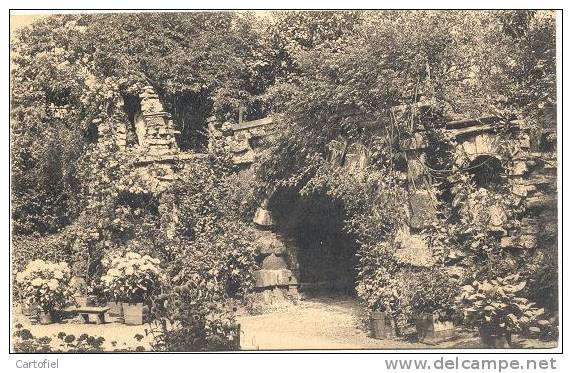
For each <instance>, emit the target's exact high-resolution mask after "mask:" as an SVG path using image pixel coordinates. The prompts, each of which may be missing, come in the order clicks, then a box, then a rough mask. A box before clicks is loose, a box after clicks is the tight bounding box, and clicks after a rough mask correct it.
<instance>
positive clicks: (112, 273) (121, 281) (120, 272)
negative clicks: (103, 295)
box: [102, 252, 161, 325]
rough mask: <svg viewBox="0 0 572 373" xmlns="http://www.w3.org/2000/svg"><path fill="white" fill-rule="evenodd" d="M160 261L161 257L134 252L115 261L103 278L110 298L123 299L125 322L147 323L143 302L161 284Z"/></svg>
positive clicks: (122, 306) (130, 323)
mask: <svg viewBox="0 0 572 373" xmlns="http://www.w3.org/2000/svg"><path fill="white" fill-rule="evenodd" d="M159 264H160V261H159V259H156V258H151V257H150V256H149V255H145V256H141V255H140V254H138V253H134V252H128V253H126V254H125V256H122V257H117V258H115V259H113V260H112V261H111V264H110V268H109V269H108V270H107V273H106V274H105V275H104V276H103V277H102V281H103V283H104V285H105V289H106V292H107V293H108V294H109V295H110V298H111V299H113V300H115V301H120V302H121V308H122V312H123V319H124V322H125V324H128V325H141V324H143V303H144V302H145V301H146V300H148V299H149V296H150V295H151V294H152V293H153V292H154V291H155V290H157V289H158V288H159V287H160V284H161V274H160V268H159Z"/></svg>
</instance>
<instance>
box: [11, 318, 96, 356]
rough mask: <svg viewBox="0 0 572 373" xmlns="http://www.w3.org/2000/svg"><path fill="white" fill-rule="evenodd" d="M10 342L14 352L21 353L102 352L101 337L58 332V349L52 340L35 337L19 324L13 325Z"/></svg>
mask: <svg viewBox="0 0 572 373" xmlns="http://www.w3.org/2000/svg"><path fill="white" fill-rule="evenodd" d="M14 329H15V331H14V333H13V334H12V337H13V339H12V342H13V346H14V352H23V353H48V352H70V353H73V352H75V353H78V352H80V353H82V352H83V353H85V352H103V347H102V345H103V342H104V341H105V339H104V338H103V337H95V336H90V335H87V334H85V333H84V334H82V335H80V336H79V337H76V336H75V335H73V334H66V333H64V332H60V333H58V335H57V339H58V340H59V345H58V347H54V346H53V344H54V339H53V338H51V337H39V338H38V337H35V336H34V335H33V334H32V333H31V332H30V331H29V330H28V329H24V328H23V327H22V325H21V324H16V325H14Z"/></svg>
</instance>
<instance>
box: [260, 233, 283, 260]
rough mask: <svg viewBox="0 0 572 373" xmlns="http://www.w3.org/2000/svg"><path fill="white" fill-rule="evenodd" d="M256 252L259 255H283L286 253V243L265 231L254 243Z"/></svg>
mask: <svg viewBox="0 0 572 373" xmlns="http://www.w3.org/2000/svg"><path fill="white" fill-rule="evenodd" d="M254 245H255V247H256V251H257V252H258V253H259V254H265V255H267V254H283V253H284V252H285V251H286V247H285V246H284V243H283V242H282V241H281V240H280V239H279V238H278V237H277V236H276V234H274V233H272V232H269V231H265V232H263V234H262V235H261V236H260V237H259V238H258V239H257V240H256V241H255V242H254Z"/></svg>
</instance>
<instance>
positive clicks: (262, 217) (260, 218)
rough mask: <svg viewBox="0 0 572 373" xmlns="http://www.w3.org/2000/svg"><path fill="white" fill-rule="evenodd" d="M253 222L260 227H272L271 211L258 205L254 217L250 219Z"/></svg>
mask: <svg viewBox="0 0 572 373" xmlns="http://www.w3.org/2000/svg"><path fill="white" fill-rule="evenodd" d="M252 221H253V222H254V223H255V224H257V225H259V226H261V227H272V226H274V219H273V218H272V213H271V212H270V210H267V209H265V208H262V207H259V208H258V209H257V210H256V212H255V213H254V219H253V220H252Z"/></svg>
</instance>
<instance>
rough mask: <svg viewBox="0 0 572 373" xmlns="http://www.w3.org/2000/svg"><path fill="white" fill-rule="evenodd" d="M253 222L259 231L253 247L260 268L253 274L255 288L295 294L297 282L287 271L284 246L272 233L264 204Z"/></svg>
mask: <svg viewBox="0 0 572 373" xmlns="http://www.w3.org/2000/svg"><path fill="white" fill-rule="evenodd" d="M253 222H254V223H255V224H256V226H257V228H258V229H259V237H258V239H257V240H256V242H255V246H256V247H257V254H258V262H259V264H260V267H261V269H260V270H258V271H256V272H255V273H254V276H255V281H256V283H255V287H256V288H257V289H258V290H262V291H265V290H270V291H272V290H276V289H283V290H287V291H288V293H290V294H297V293H298V280H297V279H296V276H295V275H294V273H293V272H292V270H290V269H289V263H288V259H287V251H286V246H285V245H284V243H283V241H282V240H281V239H280V236H279V235H278V234H276V233H275V232H274V231H273V230H274V227H275V222H274V220H273V218H272V214H271V212H270V211H269V210H268V209H267V208H266V206H265V204H263V206H262V207H260V208H258V210H257V211H256V213H255V216H254V219H253Z"/></svg>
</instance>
